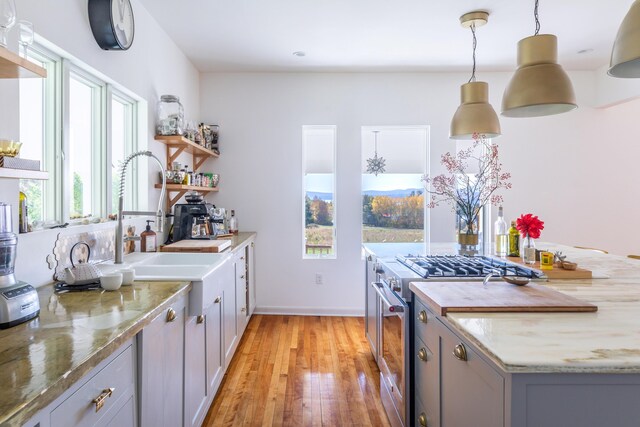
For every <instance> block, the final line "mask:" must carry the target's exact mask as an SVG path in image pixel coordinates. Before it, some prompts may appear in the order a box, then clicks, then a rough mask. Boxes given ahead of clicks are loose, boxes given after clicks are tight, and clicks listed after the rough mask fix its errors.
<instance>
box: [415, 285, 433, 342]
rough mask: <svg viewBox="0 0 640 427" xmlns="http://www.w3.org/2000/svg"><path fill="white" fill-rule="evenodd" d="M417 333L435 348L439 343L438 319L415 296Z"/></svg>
mask: <svg viewBox="0 0 640 427" xmlns="http://www.w3.org/2000/svg"><path fill="white" fill-rule="evenodd" d="M414 313H415V319H414V324H415V334H416V336H417V337H419V338H420V339H421V340H422V341H424V342H425V343H426V344H428V345H429V347H430V348H433V349H435V348H436V347H437V345H438V333H439V332H438V327H437V324H438V319H437V318H436V315H435V314H434V313H433V312H432V311H431V310H429V309H428V308H427V307H426V306H425V305H424V304H423V303H421V302H420V301H419V300H418V299H417V298H415V310H414Z"/></svg>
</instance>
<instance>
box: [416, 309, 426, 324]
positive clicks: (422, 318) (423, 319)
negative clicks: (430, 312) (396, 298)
mask: <svg viewBox="0 0 640 427" xmlns="http://www.w3.org/2000/svg"><path fill="white" fill-rule="evenodd" d="M418 320H419V321H421V322H422V323H427V322H428V321H429V318H428V317H427V312H426V311H424V310H420V313H419V314H418Z"/></svg>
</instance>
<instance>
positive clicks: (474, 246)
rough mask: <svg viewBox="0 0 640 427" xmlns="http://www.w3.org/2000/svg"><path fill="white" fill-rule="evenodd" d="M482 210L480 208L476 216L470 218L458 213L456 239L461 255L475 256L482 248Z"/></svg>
mask: <svg viewBox="0 0 640 427" xmlns="http://www.w3.org/2000/svg"><path fill="white" fill-rule="evenodd" d="M481 224H482V212H481V209H479V212H478V214H477V215H475V218H473V219H469V218H468V217H467V216H465V215H462V214H460V213H458V214H456V241H457V242H458V245H457V249H458V254H460V255H469V256H474V255H478V254H479V253H480V252H481V248H482V229H481V228H482V227H481Z"/></svg>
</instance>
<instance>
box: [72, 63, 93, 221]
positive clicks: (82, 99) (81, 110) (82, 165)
mask: <svg viewBox="0 0 640 427" xmlns="http://www.w3.org/2000/svg"><path fill="white" fill-rule="evenodd" d="M93 90H94V89H93V87H91V86H89V85H87V84H85V83H83V82H82V81H80V80H78V79H76V78H74V77H73V76H72V77H71V79H70V81H69V132H70V134H69V165H70V170H69V178H70V181H69V182H70V183H71V188H72V192H71V197H70V206H69V217H70V218H71V219H74V218H83V217H87V216H91V215H92V206H93V203H92V202H93V201H92V198H91V196H92V191H91V190H92V184H93V181H92V173H91V171H92V168H91V166H92V160H93V150H92V145H93V135H94V132H93V117H94V110H93V106H94V103H93Z"/></svg>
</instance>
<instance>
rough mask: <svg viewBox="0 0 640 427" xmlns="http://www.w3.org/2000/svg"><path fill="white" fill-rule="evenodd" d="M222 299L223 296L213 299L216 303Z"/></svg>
mask: <svg viewBox="0 0 640 427" xmlns="http://www.w3.org/2000/svg"><path fill="white" fill-rule="evenodd" d="M221 301H222V297H218V298H216V299H215V301H213V302H214V303H215V304H220V302H221Z"/></svg>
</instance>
